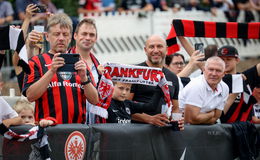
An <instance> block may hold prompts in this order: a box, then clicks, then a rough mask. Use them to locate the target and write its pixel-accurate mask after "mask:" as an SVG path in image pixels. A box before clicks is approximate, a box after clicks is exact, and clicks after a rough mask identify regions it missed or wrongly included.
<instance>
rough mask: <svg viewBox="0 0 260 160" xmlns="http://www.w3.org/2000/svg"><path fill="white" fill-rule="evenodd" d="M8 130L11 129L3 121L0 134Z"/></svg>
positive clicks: (0, 125)
mask: <svg viewBox="0 0 260 160" xmlns="http://www.w3.org/2000/svg"><path fill="white" fill-rule="evenodd" d="M7 131H9V129H8V128H7V127H6V126H5V125H4V124H3V123H1V124H0V134H1V135H4V134H5V132H7Z"/></svg>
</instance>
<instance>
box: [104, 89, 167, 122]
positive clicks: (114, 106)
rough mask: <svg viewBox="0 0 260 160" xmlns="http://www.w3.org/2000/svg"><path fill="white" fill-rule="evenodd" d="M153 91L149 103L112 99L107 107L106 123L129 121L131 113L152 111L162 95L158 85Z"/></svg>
mask: <svg viewBox="0 0 260 160" xmlns="http://www.w3.org/2000/svg"><path fill="white" fill-rule="evenodd" d="M153 93H154V94H153V96H152V100H151V101H150V102H149V103H141V102H134V101H130V100H125V101H118V100H115V99H112V101H111V103H110V106H109V108H108V109H107V111H108V119H107V123H131V114H134V113H143V112H151V111H154V110H155V109H156V107H157V106H158V104H159V102H160V97H161V96H163V92H162V91H161V89H160V88H159V87H156V88H155V90H154V92H153Z"/></svg>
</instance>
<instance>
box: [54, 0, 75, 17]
mask: <svg viewBox="0 0 260 160" xmlns="http://www.w3.org/2000/svg"><path fill="white" fill-rule="evenodd" d="M52 2H53V3H54V4H55V6H56V7H57V8H62V9H64V12H65V13H67V14H68V15H69V16H78V13H77V9H78V0H52Z"/></svg>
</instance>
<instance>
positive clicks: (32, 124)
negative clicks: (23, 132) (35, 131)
mask: <svg viewBox="0 0 260 160" xmlns="http://www.w3.org/2000/svg"><path fill="white" fill-rule="evenodd" d="M24 124H26V125H31V126H35V124H34V123H31V122H30V123H24Z"/></svg>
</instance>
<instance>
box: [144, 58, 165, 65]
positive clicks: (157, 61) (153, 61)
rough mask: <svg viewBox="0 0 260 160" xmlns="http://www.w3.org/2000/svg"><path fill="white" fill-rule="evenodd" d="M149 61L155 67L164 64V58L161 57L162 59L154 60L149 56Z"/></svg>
mask: <svg viewBox="0 0 260 160" xmlns="http://www.w3.org/2000/svg"><path fill="white" fill-rule="evenodd" d="M148 60H149V61H150V62H151V63H152V64H153V65H161V64H163V60H164V58H163V57H161V58H160V59H156V60H153V58H152V57H151V56H149V57H148Z"/></svg>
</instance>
